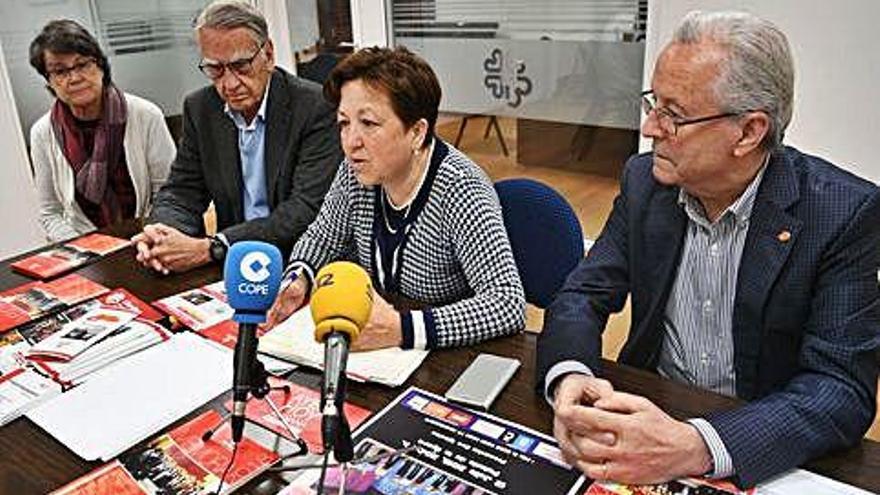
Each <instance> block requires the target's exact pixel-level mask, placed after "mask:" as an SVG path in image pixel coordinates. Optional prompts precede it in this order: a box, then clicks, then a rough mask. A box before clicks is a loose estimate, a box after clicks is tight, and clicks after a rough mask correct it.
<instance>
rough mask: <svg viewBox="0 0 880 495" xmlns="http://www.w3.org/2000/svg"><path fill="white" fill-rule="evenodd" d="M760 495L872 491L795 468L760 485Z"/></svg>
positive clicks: (863, 493) (864, 494)
mask: <svg viewBox="0 0 880 495" xmlns="http://www.w3.org/2000/svg"><path fill="white" fill-rule="evenodd" d="M757 493H758V495H787V494H790V493H797V494H799V495H813V494H815V495H819V494H821V495H870V494H871V492H867V491H865V490H862V489H861V488H856V487H854V486H852V485H847V484H846V483H841V482H839V481H835V480H833V479H831V478H826V477H825V476H821V475H818V474H816V473H811V472H809V471H805V470H803V469H795V470H792V471H789V472H788V473H786V474H783V475H781V476H779V477H778V478H775V479H773V480H770V481H768V482H766V483H761V484H760V485H758V489H757Z"/></svg>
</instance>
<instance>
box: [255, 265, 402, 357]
mask: <svg viewBox="0 0 880 495" xmlns="http://www.w3.org/2000/svg"><path fill="white" fill-rule="evenodd" d="M307 290H308V283H307V282H306V281H305V279H303V278H302V277H300V278H297V279H296V280H294V281H293V282H292V283H290V284H289V285H288V286H287V287H284V288H283V289H282V290H281V292H279V294H278V297H277V298H276V299H275V303H274V304H273V305H272V307H271V308H270V309H269V313H268V315H267V318H266V325H265V326H266V328H267V329H271V328H273V327H275V326H276V325H278V324H279V323H281V322H283V321H284V320H286V319H287V318H289V317H290V315H292V314H293V313H294V312H296V310H298V309H299V308H301V307H302V306H303V304H305V302H306V291H307ZM402 341H403V332H402V330H401V326H400V314H399V313H398V312H397V310H395V309H394V307H393V306H391V305H390V304H388V302H387V301H385V299H383V298H382V296H380V295H379V294H378V293H377V292H376V291H375V290H373V306H372V308H371V309H370V318H369V320H368V321H367V323H366V324H365V325H364V328H362V329H361V333H360V335H358V338H357V339H356V340H355V341H354V343H353V344H352V346H351V350H352V351H370V350H373V349H382V348H385V347H396V346H399V345H400V344H401V343H402Z"/></svg>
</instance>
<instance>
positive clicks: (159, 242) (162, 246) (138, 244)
mask: <svg viewBox="0 0 880 495" xmlns="http://www.w3.org/2000/svg"><path fill="white" fill-rule="evenodd" d="M131 241H132V242H133V243H134V246H135V249H136V250H137V255H136V259H137V260H138V262H140V263H141V264H142V265H144V266H146V267H148V268H152V269H153V270H156V271H157V272H160V273H162V274H165V275H168V274H169V273H171V272H184V271H186V270H189V269H191V268H195V267H197V266H201V265H205V264H207V263H209V262H210V261H211V254H210V245H211V241H210V240H209V239H206V238H196V237H190V236H188V235H186V234H184V233H182V232H181V231H179V230H177V229H175V228H174V227H169V226H168V225H165V224H162V223H154V224H150V225H147V226H145V227H144V230H143V232H141V233H140V234H137V235H135V236H134V237H132V238H131Z"/></svg>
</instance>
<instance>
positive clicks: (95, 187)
mask: <svg viewBox="0 0 880 495" xmlns="http://www.w3.org/2000/svg"><path fill="white" fill-rule="evenodd" d="M127 113H128V112H127V108H126V104H125V96H124V95H123V94H122V91H120V90H119V89H117V88H116V87H115V86H113V85H112V84H108V85H107V86H106V87H105V88H104V94H103V105H102V108H101V116H100V119H99V123H98V126H97V128H96V129H95V142H94V145H93V148H92V154H91V156H89V155H88V154H87V150H86V147H85V145H84V143H83V134H82V131H81V130H80V129H79V127H78V126H77V123H76V119H75V118H74V116H73V113H71V111H70V108H69V107H68V106H67V105H66V104H64V103H62V102H61V100H55V104H54V105H53V106H52V113H51V116H50V120H51V122H52V129H53V131H54V133H55V139H57V140H58V142H59V143H60V144H61V149H62V150H63V151H64V157H65V158H67V161H68V162H70V165H71V166H72V167H73V171H74V174H75V175H76V192H77V193H79V194H80V195H81V196H82V197H83V198H85V199H87V200H88V201H89V202H91V203H93V204H95V205H106V206H107V207H109V208H111V209H117V210H118V209H119V206H118V204H119V201H118V200H117V198H115V195H114V194H113V192H112V188H108V187H107V186H108V182H109V180H110V173H111V171H113V170H116V167H118V166H119V165H120V163H121V161H122V160H124V158H125V155H124V151H125V150H124V149H123V138H124V137H125V121H126V117H127ZM106 196H110V197H106ZM114 205H115V206H114ZM102 209H104V208H102ZM107 213H109V216H110V217H117V216H118V212H117V211H113V212H107Z"/></svg>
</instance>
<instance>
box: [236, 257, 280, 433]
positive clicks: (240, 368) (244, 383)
mask: <svg viewBox="0 0 880 495" xmlns="http://www.w3.org/2000/svg"><path fill="white" fill-rule="evenodd" d="M283 267H284V264H283V261H282V260H281V252H280V251H279V250H278V248H276V247H275V246H273V245H271V244H268V243H266V242H260V241H241V242H236V243H235V244H233V245H232V246H231V247H230V248H229V252H228V253H227V255H226V263H225V265H224V267H223V279H224V280H223V282H224V286H225V287H226V296H227V298H228V300H229V305H230V306H232V309H233V310H235V313H234V314H233V315H232V320H233V321H235V322H237V323H238V341H237V342H236V343H235V356H234V357H233V368H234V373H233V377H232V419H231V422H232V440H233V441H234V442H236V443H237V442H239V441H241V438H242V435H243V433H244V419H245V406H246V405H247V398H248V392H250V391H251V390H252V389H253V388H254V387H255V386H256V384H255V383H254V380H255V379H256V377H255V375H256V374H257V373H256V372H255V367H256V366H257V325H258V324H259V323H263V322H265V321H266V311H267V310H268V309H269V308H270V307H271V306H272V303H273V302H275V296H276V295H277V294H278V286H279V285H280V284H281V272H282V271H283Z"/></svg>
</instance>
